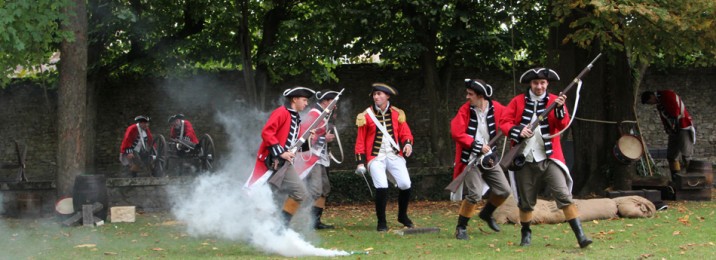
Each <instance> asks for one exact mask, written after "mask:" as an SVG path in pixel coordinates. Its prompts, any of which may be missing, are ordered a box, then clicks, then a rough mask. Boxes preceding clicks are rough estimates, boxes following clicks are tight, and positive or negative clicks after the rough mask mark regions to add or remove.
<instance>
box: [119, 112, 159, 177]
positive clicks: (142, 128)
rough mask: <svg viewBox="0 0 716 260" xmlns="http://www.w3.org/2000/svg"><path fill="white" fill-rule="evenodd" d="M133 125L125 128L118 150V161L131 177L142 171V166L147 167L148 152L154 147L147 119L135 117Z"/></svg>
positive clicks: (146, 117) (145, 117)
mask: <svg viewBox="0 0 716 260" xmlns="http://www.w3.org/2000/svg"><path fill="white" fill-rule="evenodd" d="M134 121H135V123H134V124H132V125H130V126H129V127H127V130H126V131H125V132H124V139H122V145H121V146H120V148H119V161H120V162H121V163H122V165H123V166H125V167H127V168H128V169H129V172H130V173H131V174H132V177H137V174H138V173H139V172H140V171H142V166H144V165H148V164H149V163H150V162H149V160H148V158H149V155H150V151H151V150H152V147H153V145H154V139H153V138H152V131H151V130H149V117H148V116H142V115H140V116H137V117H135V118H134Z"/></svg>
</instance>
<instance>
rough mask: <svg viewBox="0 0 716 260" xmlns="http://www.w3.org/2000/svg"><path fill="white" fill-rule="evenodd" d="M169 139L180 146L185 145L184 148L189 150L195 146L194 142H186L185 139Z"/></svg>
mask: <svg viewBox="0 0 716 260" xmlns="http://www.w3.org/2000/svg"><path fill="white" fill-rule="evenodd" d="M169 141H172V142H175V143H178V144H181V145H182V146H184V147H186V148H187V149H189V150H194V148H195V145H194V144H192V143H190V142H187V141H184V140H181V139H177V138H170V139H169Z"/></svg>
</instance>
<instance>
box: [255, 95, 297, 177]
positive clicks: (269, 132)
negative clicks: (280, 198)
mask: <svg viewBox="0 0 716 260" xmlns="http://www.w3.org/2000/svg"><path fill="white" fill-rule="evenodd" d="M290 131H291V112H290V111H289V110H288V108H286V106H281V107H279V108H276V109H275V110H274V111H273V112H271V115H270V116H269V119H268V121H267V122H266V124H265V125H264V128H263V129H262V130H261V139H262V141H261V145H260V146H259V151H258V155H257V156H256V164H255V166H254V170H253V172H252V173H251V177H250V178H249V180H248V182H247V183H246V186H251V185H253V184H254V182H256V181H257V180H258V179H259V178H261V176H263V175H264V174H265V173H266V172H267V171H268V167H267V166H266V162H265V161H266V158H268V157H269V154H271V153H272V151H273V153H274V155H280V154H281V153H283V152H284V151H285V146H286V141H287V140H288V134H289V132H290Z"/></svg>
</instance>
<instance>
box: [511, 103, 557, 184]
mask: <svg viewBox="0 0 716 260" xmlns="http://www.w3.org/2000/svg"><path fill="white" fill-rule="evenodd" d="M555 99H557V95H554V94H549V100H548V101H547V104H546V106H545V107H549V106H550V105H551V104H552V103H554V100H555ZM524 110H525V94H520V95H517V96H516V97H514V98H513V99H512V100H511V101H510V103H509V104H508V105H507V107H506V108H505V110H504V111H503V113H502V115H501V117H500V120H499V126H500V129H502V132H503V133H504V134H505V135H506V136H508V137H510V139H512V140H513V141H522V139H521V138H519V137H517V138H515V137H514V135H511V134H513V133H515V132H519V131H521V129H522V128H524V126H522V125H520V122H522V113H523V111H524ZM560 112H563V117H562V118H557V115H556V114H557V113H560ZM538 115H539V114H538ZM547 122H548V123H549V134H555V133H557V132H559V131H561V130H562V129H564V128H565V127H567V125H568V124H569V113H568V112H567V106H563V107H562V109H557V108H555V110H553V111H551V112H550V113H549V114H548V115H547ZM542 134H546V133H544V132H543V133H542ZM549 141H551V142H552V154H551V155H549V158H551V159H555V160H558V161H560V162H561V163H562V164H565V160H564V155H563V154H562V144H561V143H560V138H559V136H555V137H553V138H552V139H550V140H545V143H546V142H549ZM513 145H514V142H513ZM565 170H566V169H565Z"/></svg>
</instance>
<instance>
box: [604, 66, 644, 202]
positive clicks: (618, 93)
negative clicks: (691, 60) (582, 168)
mask: <svg viewBox="0 0 716 260" xmlns="http://www.w3.org/2000/svg"><path fill="white" fill-rule="evenodd" d="M605 71H606V73H604V76H605V82H606V86H607V93H608V96H607V98H606V101H607V104H606V108H607V113H608V115H609V121H613V122H622V121H625V120H628V121H636V116H635V114H636V111H634V100H635V98H636V96H635V93H634V88H635V85H634V84H635V83H634V77H633V76H632V70H631V67H630V66H629V61H628V59H627V55H626V54H625V53H624V52H617V53H614V55H613V60H611V61H610V62H607V63H605ZM636 128H637V125H636V124H635V123H629V122H623V123H621V124H618V125H617V129H616V131H615V130H612V131H611V132H609V133H608V135H607V136H606V138H605V139H606V140H607V142H606V144H609V145H610V146H609V147H608V148H612V147H614V145H615V144H616V143H617V141H618V139H619V138H620V137H621V136H622V135H629V134H634V132H633V131H634V130H635V129H636ZM608 151H612V150H611V149H610V150H608ZM610 158H614V157H613V156H612V157H610ZM611 161H615V160H611ZM613 165H614V168H613V170H612V171H611V172H612V174H611V186H612V188H613V189H615V190H631V179H632V177H633V176H634V175H635V174H636V167H635V164H629V165H624V164H623V163H619V162H615V163H614V164H613Z"/></svg>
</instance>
